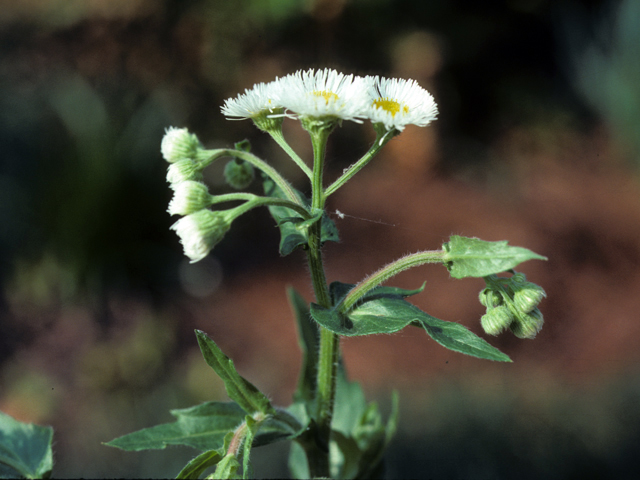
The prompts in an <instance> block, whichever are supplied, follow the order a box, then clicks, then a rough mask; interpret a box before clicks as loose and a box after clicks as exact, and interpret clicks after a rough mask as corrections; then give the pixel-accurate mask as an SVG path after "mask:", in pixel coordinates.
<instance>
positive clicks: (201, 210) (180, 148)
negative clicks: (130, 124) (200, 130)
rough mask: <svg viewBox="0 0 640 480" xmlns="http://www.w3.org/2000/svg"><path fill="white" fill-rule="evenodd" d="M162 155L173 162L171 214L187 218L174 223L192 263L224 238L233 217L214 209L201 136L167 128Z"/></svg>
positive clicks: (204, 255) (170, 168)
mask: <svg viewBox="0 0 640 480" xmlns="http://www.w3.org/2000/svg"><path fill="white" fill-rule="evenodd" d="M160 150H161V152H162V156H163V157H164V159H165V160H166V161H167V162H169V163H170V165H169V169H168V172H167V181H168V182H169V184H170V186H171V189H172V190H173V198H172V199H171V202H170V203H169V208H168V210H167V211H168V212H169V214H171V215H183V217H182V218H181V219H180V220H178V221H177V222H176V223H174V224H173V225H172V226H171V229H172V230H175V232H176V233H177V234H178V236H179V237H180V242H181V243H182V246H183V248H184V253H185V255H186V256H187V257H189V258H190V259H191V262H192V263H193V262H197V261H199V260H202V259H203V258H204V257H206V256H207V255H208V253H209V252H210V251H211V249H212V248H213V247H214V246H215V245H216V244H217V243H219V242H220V240H222V238H223V237H224V235H225V233H227V231H228V230H229V228H230V226H231V221H232V220H233V217H232V216H230V215H229V214H228V213H227V212H224V211H223V212H214V211H211V210H209V209H208V208H207V207H208V206H209V205H210V204H211V198H212V197H211V195H210V194H209V189H208V188H207V186H206V185H205V184H204V183H202V181H201V180H202V169H203V164H202V163H201V162H200V161H199V160H200V159H199V157H200V156H201V155H202V154H205V155H206V150H204V148H203V147H202V145H201V143H200V141H199V140H198V138H197V137H196V136H195V135H194V134H192V133H189V131H188V130H187V129H186V128H173V127H172V128H169V129H167V131H166V133H165V135H164V137H163V139H162V144H161V146H160Z"/></svg>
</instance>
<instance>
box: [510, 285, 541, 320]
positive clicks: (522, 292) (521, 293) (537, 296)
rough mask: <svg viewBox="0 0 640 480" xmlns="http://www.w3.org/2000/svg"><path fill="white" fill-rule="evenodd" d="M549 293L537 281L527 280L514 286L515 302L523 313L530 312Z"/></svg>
mask: <svg viewBox="0 0 640 480" xmlns="http://www.w3.org/2000/svg"><path fill="white" fill-rule="evenodd" d="M546 296H547V294H546V293H545V291H544V289H543V288H542V287H541V286H539V285H536V284H535V283H531V282H525V283H524V284H523V285H519V286H516V287H515V288H514V294H513V303H514V304H515V306H516V308H517V309H518V310H520V311H521V312H522V313H529V312H531V311H532V310H533V309H534V308H536V307H537V306H538V304H539V303H540V302H541V301H542V299H543V298H544V297H546Z"/></svg>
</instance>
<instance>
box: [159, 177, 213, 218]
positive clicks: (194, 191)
mask: <svg viewBox="0 0 640 480" xmlns="http://www.w3.org/2000/svg"><path fill="white" fill-rule="evenodd" d="M210 204H211V195H209V189H208V188H207V186H206V185H205V184H204V183H200V182H194V181H193V180H187V181H184V182H181V183H178V184H176V185H175V188H174V193H173V199H172V200H171V202H170V203H169V209H168V210H167V212H169V214H170V215H189V214H191V213H195V212H197V211H199V210H202V209H203V208H207V207H208V206H209V205H210Z"/></svg>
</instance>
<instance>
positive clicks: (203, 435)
mask: <svg viewBox="0 0 640 480" xmlns="http://www.w3.org/2000/svg"><path fill="white" fill-rule="evenodd" d="M171 415H173V416H174V417H176V418H177V421H175V422H173V423H164V424H161V425H156V426H154V427H149V428H145V429H142V430H138V431H137V432H133V433H129V434H127V435H123V436H122V437H119V438H116V439H114V440H111V441H110V442H109V443H106V445H108V446H110V447H117V448H121V449H122V450H127V451H139V450H153V449H164V448H166V446H167V445H187V446H189V447H193V448H197V449H199V450H203V451H204V450H213V449H217V448H220V447H221V446H222V445H223V442H224V436H225V435H226V434H227V433H228V432H229V431H232V430H234V429H235V428H236V427H237V426H238V425H240V423H242V422H243V421H244V417H245V415H246V413H245V411H244V410H243V409H242V408H240V406H239V405H238V404H236V403H232V402H229V403H222V402H206V403H203V404H201V405H196V406H194V407H190V408H184V409H178V410H171Z"/></svg>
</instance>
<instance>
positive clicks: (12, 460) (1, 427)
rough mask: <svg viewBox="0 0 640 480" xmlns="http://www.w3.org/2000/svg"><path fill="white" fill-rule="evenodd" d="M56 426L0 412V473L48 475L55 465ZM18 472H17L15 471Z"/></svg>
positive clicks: (34, 475) (34, 476)
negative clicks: (21, 419)
mask: <svg viewBox="0 0 640 480" xmlns="http://www.w3.org/2000/svg"><path fill="white" fill-rule="evenodd" d="M52 440H53V428H51V427H42V426H40V425H35V424H32V423H23V422H19V421H18V420H16V419H15V418H13V417H11V416H10V415H7V414H6V413H2V412H0V464H3V467H5V468H2V469H0V473H2V474H3V475H4V474H6V475H8V477H6V478H12V477H14V478H15V477H19V476H23V477H26V478H43V477H48V476H49V474H50V473H51V469H52V468H53V453H52V451H51V442H52ZM14 470H15V472H16V473H17V475H16V474H15V473H13V471H14Z"/></svg>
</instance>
